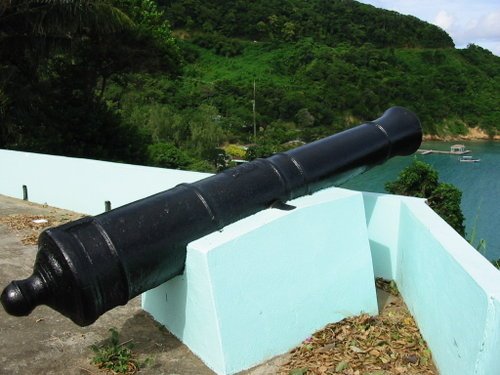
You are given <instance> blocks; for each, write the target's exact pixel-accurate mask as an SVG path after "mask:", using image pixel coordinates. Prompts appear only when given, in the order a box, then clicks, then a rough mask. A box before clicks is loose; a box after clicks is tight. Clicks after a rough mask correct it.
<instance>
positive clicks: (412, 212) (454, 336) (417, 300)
mask: <svg viewBox="0 0 500 375" xmlns="http://www.w3.org/2000/svg"><path fill="white" fill-rule="evenodd" d="M398 250H399V257H398V267H397V268H398V271H397V277H396V282H397V284H398V286H399V289H400V291H401V294H402V295H403V298H404V299H405V301H406V304H407V305H408V308H409V309H410V311H411V312H412V314H413V315H414V316H415V318H416V320H417V322H418V325H419V328H420V330H421V332H422V335H423V336H424V337H425V339H426V340H427V342H428V344H429V347H430V349H431V350H432V355H433V357H434V361H435V362H436V365H437V367H438V368H439V371H440V372H441V374H443V375H447V374H450V375H453V374H464V375H467V374H471V375H472V374H474V375H490V374H500V333H499V332H500V309H499V307H500V272H498V270H496V269H495V268H494V267H493V266H492V265H491V264H490V263H489V262H488V261H487V260H486V259H485V258H484V257H483V256H482V255H481V254H479V253H478V252H477V251H476V250H475V249H474V248H473V247H472V246H470V245H469V244H468V243H467V242H466V241H465V240H464V239H463V238H462V237H461V236H460V235H459V234H458V233H456V232H455V231H454V230H453V229H452V228H450V227H449V226H448V225H447V224H446V223H445V222H444V221H443V220H442V219H441V218H440V217H439V216H438V215H437V214H436V213H434V211H432V210H431V209H430V208H429V207H427V206H426V205H422V204H417V203H416V202H411V201H406V202H405V203H404V204H402V206H401V218H400V227H399V244H398Z"/></svg>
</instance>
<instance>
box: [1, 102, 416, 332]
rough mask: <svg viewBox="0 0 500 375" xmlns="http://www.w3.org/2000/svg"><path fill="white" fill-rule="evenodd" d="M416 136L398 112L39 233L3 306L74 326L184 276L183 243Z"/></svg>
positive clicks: (326, 183) (406, 147) (385, 154)
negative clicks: (50, 315) (30, 259)
mask: <svg viewBox="0 0 500 375" xmlns="http://www.w3.org/2000/svg"><path fill="white" fill-rule="evenodd" d="M421 140H422V129H421V126H420V122H419V120H418V118H417V116H416V115H415V114H413V113H412V112H410V111H409V110H407V109H405V108H402V107H392V108H390V109H388V110H387V111H386V112H385V113H384V114H383V115H382V116H381V117H380V118H378V119H377V120H374V121H369V122H366V123H363V124H361V125H359V126H357V127H354V128H351V129H348V130H345V131H343V132H341V133H338V134H335V135H332V136H329V137H326V138H324V139H320V140H318V141H315V142H312V143H309V144H305V145H303V146H300V147H298V148H295V149H293V150H290V151H286V152H282V153H277V154H274V155H272V156H270V157H269V158H266V159H256V160H254V161H252V162H249V163H245V164H242V165H240V166H237V167H235V168H232V169H228V170H225V171H223V172H221V173H218V174H216V175H213V176H210V177H207V178H205V179H202V180H199V181H197V182H194V183H191V184H180V185H177V186H176V187H174V188H172V189H169V190H166V191H163V192H161V193H158V194H155V195H152V196H150V197H147V198H143V199H141V200H138V201H135V202H133V203H130V204H127V205H125V206H122V207H119V208H116V209H114V210H111V211H109V212H106V213H103V214H100V215H97V216H94V217H84V218H82V219H79V220H76V221H74V222H70V223H67V224H63V225H61V226H58V227H54V228H49V229H46V230H45V231H43V232H42V233H41V234H40V237H39V239H38V252H37V256H36V260H35V265H34V271H33V274H32V275H31V276H30V277H28V278H27V279H25V280H15V281H12V282H11V283H10V284H9V285H8V286H7V287H6V288H5V289H4V291H3V292H2V295H1V302H2V305H3V307H4V309H5V310H6V311H7V312H8V313H9V314H11V315H15V316H26V315H29V314H30V313H31V311H33V309H34V308H35V307H36V306H38V305H42V304H45V305H48V306H49V307H51V308H53V309H55V310H56V311H58V312H60V313H61V314H63V315H65V316H66V317H68V318H70V319H71V320H72V321H73V322H75V323H76V324H78V325H80V326H86V325H90V324H92V323H93V322H94V321H95V320H96V319H97V318H98V317H99V316H101V315H102V314H104V313H105V312H106V311H108V310H110V309H112V308H114V307H116V306H118V305H124V304H126V303H127V302H128V301H129V300H130V299H132V298H133V297H135V296H137V295H139V294H140V293H142V292H145V291H147V290H149V289H152V288H154V287H156V286H158V285H160V284H162V283H164V282H165V281H167V280H169V279H171V278H173V277H175V276H177V275H179V274H182V272H183V269H184V262H185V259H186V246H187V244H188V243H189V242H191V241H194V240H195V239H198V238H201V237H203V236H205V235H207V234H209V233H212V232H214V231H218V230H222V228H224V227H225V226H226V225H228V224H230V223H233V222H236V221H238V220H240V219H242V218H244V217H247V216H250V215H252V214H255V213H257V212H259V211H261V210H264V209H267V208H270V207H273V206H275V207H276V206H280V205H281V206H286V204H285V202H287V201H289V200H291V199H294V198H297V197H300V196H303V195H307V194H312V193H313V192H315V191H318V190H320V189H323V188H326V187H330V186H334V185H335V184H338V183H339V181H340V180H341V179H343V178H345V177H346V176H349V175H352V174H357V173H360V172H362V171H364V170H367V169H368V168H370V167H373V166H375V165H377V164H381V163H383V162H384V161H386V160H387V159H389V158H391V157H393V156H396V155H401V156H404V155H410V154H412V153H414V152H415V151H416V150H417V149H418V147H419V146H420V143H421Z"/></svg>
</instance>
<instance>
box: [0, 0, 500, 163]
mask: <svg viewBox="0 0 500 375" xmlns="http://www.w3.org/2000/svg"><path fill="white" fill-rule="evenodd" d="M46 3H51V4H52V7H51V8H47V7H45V8H44V7H41V6H40V5H36V4H38V3H37V2H35V1H27V0H25V1H20V2H19V4H24V6H25V7H26V6H28V8H23V9H28V10H29V12H25V13H24V14H23V12H19V11H17V12H16V11H15V9H14V8H12V7H10V8H9V6H7V7H4V8H2V9H0V21H4V20H7V21H9V22H0V52H1V53H2V60H1V61H0V64H1V65H0V80H1V85H0V119H1V121H2V131H1V132H0V147H4V148H13V149H23V150H31V151H39V152H48V153H60V154H66V155H76V156H85V157H94V158H102V159H109V160H119V161H128V162H135V163H146V164H151V165H158V166H164V167H170V168H186V169H196V170H212V171H213V170H215V169H216V168H220V167H224V166H225V165H227V160H228V157H227V155H225V153H228V154H230V156H232V157H234V158H245V157H246V158H253V157H256V156H266V155H269V154H271V153H273V152H276V151H279V150H282V149H286V148H289V147H292V146H293V145H296V144H298V143H300V142H309V141H311V140H314V139H316V138H319V137H322V136H325V135H329V134H332V133H334V132H337V131H340V130H343V129H345V128H346V127H349V126H352V125H355V124H357V123H360V122H361V121H363V120H369V119H373V118H376V117H377V116H379V115H380V114H381V113H382V112H383V111H384V110H385V109H386V108H388V107H389V106H391V105H402V106H406V107H408V108H410V109H412V110H414V111H415V112H416V113H417V114H418V115H419V117H420V118H421V120H422V123H423V126H424V130H425V132H426V133H428V134H438V135H445V134H451V135H465V134H467V133H468V131H469V128H470V127H480V128H481V129H483V130H484V131H486V132H487V133H488V134H490V135H492V136H493V135H495V134H498V132H499V129H500V113H499V111H498V103H499V102H500V94H499V91H498V87H500V74H499V73H500V58H499V57H497V56H494V55H493V54H491V52H489V51H487V50H484V49H482V48H481V47H478V46H475V45H471V46H469V47H468V48H467V49H464V50H457V49H455V48H454V46H453V42H452V40H451V38H450V37H449V36H448V35H447V34H446V33H445V32H444V31H443V30H441V29H439V28H437V27H435V26H433V25H430V24H428V23H425V22H422V21H419V20H418V19H416V18H414V17H409V16H402V15H399V14H397V13H395V12H389V11H383V10H380V9H376V8H374V7H372V6H368V5H364V4H360V3H357V2H355V1H345V0H336V1H335V0H333V1H332V0H330V1H326V0H289V1H277V0H268V1H261V0H259V1H254V2H244V1H217V2H201V1H198V0H185V1H177V0H176V1H159V2H158V3H159V7H157V4H156V3H155V2H153V1H151V0H137V1H135V0H115V1H109V2H108V1H101V2H99V4H100V7H97V6H96V7H93V8H92V7H90V8H88V9H86V12H88V15H90V14H92V15H93V18H92V17H87V16H85V14H84V17H78V18H77V19H78V20H79V22H81V23H82V24H79V23H78V22H69V23H68V24H65V23H62V24H59V23H57V22H56V23H51V26H50V27H48V26H47V24H46V23H44V22H46V21H47V20H50V19H51V18H50V17H46V16H45V17H36V12H40V11H42V13H43V14H45V15H46V14H49V15H50V14H52V15H53V17H56V16H57V17H58V18H54V19H55V20H61V19H64V17H67V18H71V14H73V13H71V14H70V15H68V14H66V15H65V13H64V10H65V9H66V11H68V8H67V6H66V8H65V6H64V5H61V4H70V5H71V4H73V3H78V2H74V1H69V2H58V1H55V0H53V1H48V2H47V1H45V2H43V4H46ZM29 6H31V8H30V7H29ZM80 9H81V8H80ZM56 10H57V12H56ZM70 10H71V9H70ZM51 12H53V13H51ZM33 15H35V16H33ZM97 16H98V17H97ZM20 19H22V20H23V22H19V20H20ZM86 20H87V21H89V20H91V22H90V24H89V23H88V22H87V23H85V22H86ZM110 20H112V21H113V22H110ZM104 21H107V22H104ZM54 25H57V26H58V28H55V27H54ZM35 26H36V27H35ZM23 27H24V29H23ZM68 28H69V30H68ZM171 30H172V31H171ZM68 36H70V37H68ZM254 131H256V137H255V136H254ZM248 144H251V147H250V148H249V149H248V151H245V150H244V149H243V148H241V147H240V146H242V145H248ZM223 150H225V151H223Z"/></svg>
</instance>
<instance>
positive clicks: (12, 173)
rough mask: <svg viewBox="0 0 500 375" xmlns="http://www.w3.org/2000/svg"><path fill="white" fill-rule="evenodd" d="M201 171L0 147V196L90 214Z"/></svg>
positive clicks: (193, 177)
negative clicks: (36, 152) (106, 204)
mask: <svg viewBox="0 0 500 375" xmlns="http://www.w3.org/2000/svg"><path fill="white" fill-rule="evenodd" d="M207 176H209V174H206V173H198V172H188V171H179V170H172V169H163V168H153V167H144V166H140V165H131V164H119V163H110V162H105V161H98V160H90V159H80V158H69V157H63V156H54V155H44V154H35V153H30V152H19V151H9V150H0V194H4V195H8V196H11V197H15V198H21V199H22V197H23V191H22V186H23V185H26V186H27V187H28V198H29V200H30V201H32V202H36V203H42V204H43V203H47V204H48V205H50V206H54V207H60V208H65V209H68V210H72V211H76V212H80V213H85V214H90V215H96V214H99V213H102V212H103V211H104V202H105V201H110V202H111V206H112V208H116V207H118V206H122V205H124V204H126V203H130V202H132V201H135V200H138V199H141V198H144V197H147V196H149V195H152V194H154V193H158V192H160V191H163V190H167V189H169V188H171V187H174V186H175V185H177V184H179V183H182V182H193V181H196V180H199V179H202V178H204V177H207Z"/></svg>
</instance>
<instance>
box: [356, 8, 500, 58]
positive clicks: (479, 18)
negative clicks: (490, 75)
mask: <svg viewBox="0 0 500 375" xmlns="http://www.w3.org/2000/svg"><path fill="white" fill-rule="evenodd" d="M359 1H361V2H362V3H366V4H373V5H375V6H377V7H381V8H385V9H390V10H395V11H397V12H400V13H403V14H411V15H414V16H415V17H418V18H420V19H421V20H424V21H427V22H430V23H433V24H435V25H437V26H439V27H441V28H442V29H443V30H445V31H446V32H447V33H448V34H449V35H450V36H451V37H452V39H453V41H454V42H455V45H456V47H457V48H464V47H465V46H467V45H468V44H469V43H474V44H477V45H479V46H482V47H484V48H487V49H489V50H490V51H492V52H493V53H494V54H495V55H497V56H500V1H499V0H474V1H471V0H439V1H436V0H359Z"/></svg>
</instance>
